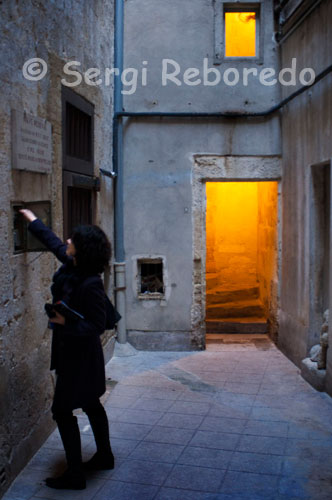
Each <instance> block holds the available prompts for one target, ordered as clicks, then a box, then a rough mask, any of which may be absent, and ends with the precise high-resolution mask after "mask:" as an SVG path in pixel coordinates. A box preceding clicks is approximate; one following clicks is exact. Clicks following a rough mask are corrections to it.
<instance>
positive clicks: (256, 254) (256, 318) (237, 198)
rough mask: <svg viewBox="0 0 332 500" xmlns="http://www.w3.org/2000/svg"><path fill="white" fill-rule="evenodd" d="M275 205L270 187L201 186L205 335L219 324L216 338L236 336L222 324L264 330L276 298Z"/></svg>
mask: <svg viewBox="0 0 332 500" xmlns="http://www.w3.org/2000/svg"><path fill="white" fill-rule="evenodd" d="M277 203H278V183H277V182H274V181H269V182H260V181H259V182H207V183H206V322H207V332H209V325H210V326H211V325H212V326H213V325H214V326H215V328H216V327H217V326H218V323H220V324H221V323H222V324H223V327H222V328H221V332H225V333H241V332H240V331H236V330H234V332H233V331H232V329H231V328H230V331H229V332H227V325H226V326H225V323H227V322H228V323H229V324H231V323H232V324H233V323H234V324H239V323H241V324H245V323H255V324H257V325H260V324H261V325H266V326H267V320H268V319H269V316H270V315H271V310H272V309H273V307H274V305H273V302H274V301H275V295H276V293H275V291H276V281H277V279H276V267H277V266H276V262H277V221H278V210H277ZM210 331H212V330H211V329H210ZM216 331H218V329H216ZM242 331H243V330H242ZM244 331H245V330H244ZM262 331H263V330H262ZM257 333H259V332H257Z"/></svg>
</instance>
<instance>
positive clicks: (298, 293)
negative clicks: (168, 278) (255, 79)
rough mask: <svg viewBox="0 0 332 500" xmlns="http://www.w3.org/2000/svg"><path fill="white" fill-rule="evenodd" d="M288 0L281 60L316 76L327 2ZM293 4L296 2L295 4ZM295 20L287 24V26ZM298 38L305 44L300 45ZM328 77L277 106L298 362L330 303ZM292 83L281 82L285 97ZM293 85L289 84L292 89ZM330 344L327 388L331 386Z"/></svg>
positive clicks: (284, 312)
mask: <svg viewBox="0 0 332 500" xmlns="http://www.w3.org/2000/svg"><path fill="white" fill-rule="evenodd" d="M309 4H310V2H305V1H303V2H288V4H287V5H286V6H285V9H284V11H282V12H281V18H282V20H283V27H282V31H283V33H284V35H283V36H284V37H285V38H284V40H282V41H281V44H280V54H281V63H282V65H283V66H289V64H290V63H291V59H293V58H296V60H297V64H298V66H299V67H311V68H313V69H314V71H315V73H316V75H317V76H318V75H319V74H320V73H321V72H322V71H324V70H325V69H326V68H327V67H328V66H329V64H330V47H331V44H332V29H331V19H332V4H331V2H329V1H328V0H322V1H321V2H316V6H315V8H314V9H311V7H312V6H311V5H309ZM296 7H298V8H297V9H296ZM294 26H295V28H294V29H293V27H294ZM303 44H304V45H303ZM331 85H332V75H331V72H330V73H328V74H327V75H326V76H325V77H324V78H322V79H321V80H320V81H319V82H318V83H316V84H315V85H314V86H313V87H311V88H310V89H308V90H306V91H305V92H304V93H302V94H301V95H299V96H298V97H296V98H295V99H293V100H292V101H291V102H289V103H288V104H287V105H286V106H285V107H284V108H283V111H282V142H283V157H282V178H283V181H282V200H283V201H282V213H283V223H282V248H281V252H282V271H281V290H280V315H279V341H278V345H279V346H280V348H281V349H282V350H283V351H284V352H285V353H286V354H287V355H288V356H289V357H290V358H291V359H292V360H293V361H294V362H295V363H296V364H297V365H298V366H300V363H301V360H302V359H304V358H306V357H307V355H308V353H309V351H310V349H311V347H312V346H313V345H315V344H318V343H319V339H320V329H321V324H322V317H323V313H324V311H325V310H326V309H331V292H329V291H328V288H330V290H331V277H330V276H331V266H329V262H330V261H331V254H330V248H331V243H330V241H328V240H329V239H330V234H331V232H330V229H329V224H330V222H329V221H330V220H331V216H330V211H331V198H330V194H329V190H328V189H326V188H327V187H328V185H329V183H330V177H331V176H330V168H331V167H330V159H331V156H332V142H331V120H332V106H331ZM296 88H298V87H295V88H291V87H284V88H283V97H286V96H287V95H290V94H291V93H292V92H293V91H294V90H295V89H296ZM291 89H292V90H291ZM330 351H331V350H330V349H329V350H328V355H327V371H326V388H327V390H328V391H329V393H332V382H331V381H332V354H331V352H330Z"/></svg>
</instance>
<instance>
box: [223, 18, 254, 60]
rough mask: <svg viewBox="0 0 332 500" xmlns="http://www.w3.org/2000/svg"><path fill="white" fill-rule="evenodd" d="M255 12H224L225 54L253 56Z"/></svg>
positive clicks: (228, 55) (229, 55)
mask: <svg viewBox="0 0 332 500" xmlns="http://www.w3.org/2000/svg"><path fill="white" fill-rule="evenodd" d="M255 55H256V13H255V12H226V13H225V56H226V57H255Z"/></svg>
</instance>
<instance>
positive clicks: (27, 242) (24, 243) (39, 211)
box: [11, 201, 51, 254]
mask: <svg viewBox="0 0 332 500" xmlns="http://www.w3.org/2000/svg"><path fill="white" fill-rule="evenodd" d="M11 207H12V220H13V243H14V254H18V253H23V252H42V251H46V250H47V248H46V247H45V245H43V244H42V243H41V242H40V241H39V240H37V238H35V237H34V236H33V235H32V234H31V233H30V232H29V231H28V223H27V222H26V220H25V219H24V217H23V215H22V214H21V213H20V212H19V211H20V210H21V209H22V208H28V209H29V210H32V212H34V213H35V214H36V216H37V217H38V218H39V219H41V220H42V222H43V223H44V224H45V226H47V227H51V202H50V201H34V202H28V203H25V202H13V203H12V204H11Z"/></svg>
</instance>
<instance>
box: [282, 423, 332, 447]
mask: <svg viewBox="0 0 332 500" xmlns="http://www.w3.org/2000/svg"><path fill="white" fill-rule="evenodd" d="M288 437H289V438H293V439H330V440H331V439H332V428H330V429H324V428H322V427H321V426H319V425H318V424H316V423H315V422H314V421H312V420H311V421H310V420H309V421H308V420H306V421H304V422H301V421H300V422H291V423H290V424H289V429H288ZM331 444H332V441H331Z"/></svg>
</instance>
